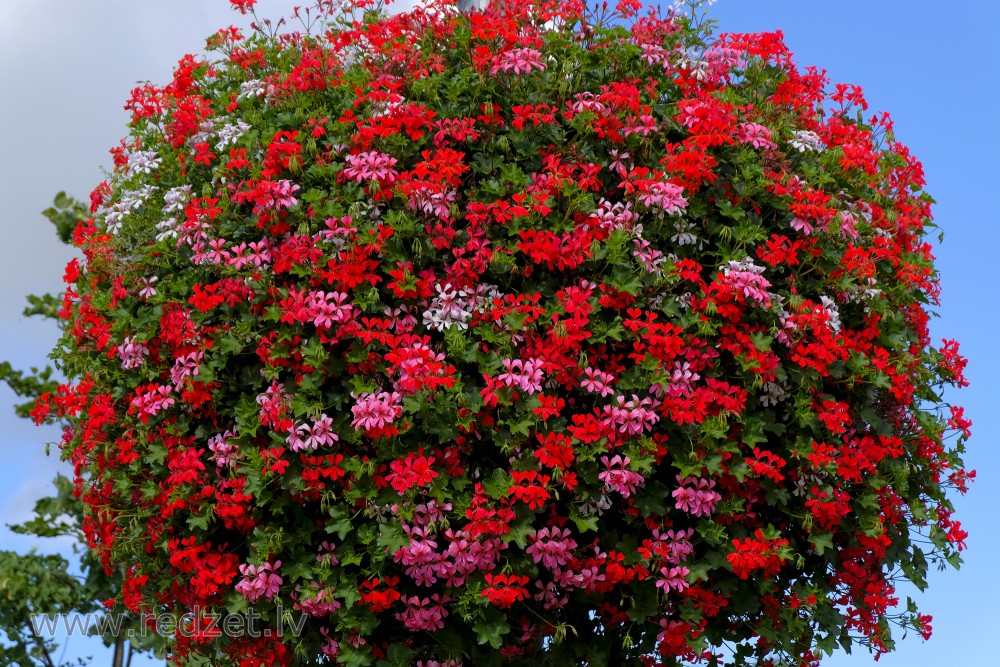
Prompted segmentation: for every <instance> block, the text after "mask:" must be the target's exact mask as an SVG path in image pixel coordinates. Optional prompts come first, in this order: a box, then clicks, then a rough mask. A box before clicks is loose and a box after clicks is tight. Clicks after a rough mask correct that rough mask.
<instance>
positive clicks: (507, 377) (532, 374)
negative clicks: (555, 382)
mask: <svg viewBox="0 0 1000 667" xmlns="http://www.w3.org/2000/svg"><path fill="white" fill-rule="evenodd" d="M500 363H501V364H503V367H504V369H506V371H505V372H503V373H501V374H500V375H498V376H497V380H499V381H500V382H503V383H504V384H505V385H507V386H508V387H518V388H519V389H521V390H522V391H526V392H528V393H529V394H533V393H535V392H536V391H541V390H542V379H543V377H544V376H543V374H542V364H543V363H544V362H542V360H541V359H534V358H529V359H501V360H500Z"/></svg>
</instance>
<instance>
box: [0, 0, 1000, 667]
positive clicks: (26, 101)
mask: <svg viewBox="0 0 1000 667" xmlns="http://www.w3.org/2000/svg"><path fill="white" fill-rule="evenodd" d="M293 4H299V3H297V2H295V1H294V0H261V2H260V3H259V7H260V8H261V14H262V15H264V16H271V17H279V16H282V15H285V14H286V13H288V11H289V9H290V8H291V6H292V5H293ZM303 4H304V3H303ZM711 14H712V15H713V16H714V17H715V18H716V19H717V20H718V23H719V28H720V29H721V30H724V31H731V32H745V31H759V30H767V31H771V30H779V29H780V30H782V31H783V32H784V34H785V39H786V41H787V43H788V45H789V47H790V48H791V49H792V51H793V52H794V53H795V56H796V61H797V62H798V63H799V64H800V65H803V66H804V65H816V66H819V67H822V68H825V69H827V70H828V72H829V75H830V77H831V78H832V80H833V81H835V82H848V83H855V84H859V85H861V86H862V87H863V88H864V90H865V92H866V95H867V97H868V100H869V102H870V103H871V106H872V111H875V110H879V111H881V110H886V111H889V112H891V113H892V115H893V117H894V119H895V122H896V135H897V138H898V139H899V140H900V141H902V142H904V143H906V144H908V145H909V146H910V148H911V150H912V151H913V153H914V154H915V155H917V156H918V157H919V158H920V159H921V160H922V161H923V163H924V167H925V169H926V173H927V180H928V191H929V192H930V193H931V194H932V195H933V196H934V197H935V198H936V199H937V202H938V203H937V206H936V207H935V217H936V220H937V223H938V225H939V226H940V227H941V228H942V229H943V230H944V232H945V240H944V243H943V244H941V245H940V246H939V247H938V249H937V252H936V254H937V257H938V263H937V265H938V268H939V270H940V272H941V275H942V286H943V295H942V307H941V309H940V314H941V318H940V319H938V320H936V321H935V322H934V323H933V326H932V332H933V333H934V334H935V336H934V337H935V339H940V338H942V337H947V338H956V339H958V340H959V341H961V343H962V347H963V353H964V354H965V355H966V356H967V357H969V359H970V361H969V366H968V370H967V376H968V378H969V381H970V383H971V386H970V387H968V388H967V389H964V390H963V391H961V392H959V393H957V394H956V395H953V396H952V397H951V398H952V400H954V401H955V402H958V403H960V404H963V405H965V406H966V415H967V416H969V417H970V418H971V419H972V420H973V423H974V426H973V439H972V441H971V442H970V443H969V453H968V456H967V459H966V461H967V463H968V464H969V465H970V467H973V468H976V469H977V470H978V472H979V479H978V481H977V483H976V484H975V485H974V486H973V489H972V491H971V492H970V493H969V495H968V496H967V497H966V498H963V499H961V500H960V501H959V502H958V507H959V518H960V519H961V520H962V521H963V525H965V527H966V528H967V530H968V531H969V534H970V537H969V540H968V544H969V550H968V551H967V552H966V564H965V566H964V567H963V568H962V570H961V571H960V572H954V571H951V570H949V571H946V572H943V573H933V574H932V576H931V578H930V590H929V592H928V593H926V594H915V595H916V597H917V599H918V600H919V602H920V604H921V607H922V610H923V611H925V612H929V613H931V614H933V615H934V623H933V626H934V637H933V638H932V639H931V640H930V641H929V642H923V641H922V640H921V639H920V638H919V637H916V636H911V637H909V638H907V639H906V640H904V641H902V642H901V643H900V645H899V649H898V651H897V652H896V653H894V654H891V655H888V656H885V657H883V658H882V660H881V661H880V662H879V663H878V664H879V665H882V666H884V667H896V666H902V665H907V666H908V667H931V666H934V667H937V666H938V665H941V664H959V665H965V664H982V665H988V664H990V663H991V662H993V663H994V664H996V657H995V656H996V650H995V648H994V647H993V646H992V644H991V642H990V641H989V639H990V638H991V636H992V632H994V631H995V629H996V628H997V627H1000V605H998V604H997V598H998V597H1000V569H998V568H997V567H995V565H994V562H995V560H996V559H995V555H996V554H997V552H998V547H1000V544H998V542H1000V530H998V526H997V520H996V515H997V511H996V508H998V507H1000V484H998V481H997V476H998V474H1000V454H998V449H997V447H996V446H995V445H994V443H995V442H996V441H997V439H998V435H1000V411H998V410H996V409H995V406H994V400H993V398H992V397H993V396H994V395H997V394H998V392H997V391H996V390H995V388H994V382H995V380H994V379H995V378H998V377H1000V353H998V351H997V350H996V348H993V347H992V346H993V345H995V344H996V339H997V335H996V334H995V333H994V332H993V331H992V329H991V328H990V327H992V326H997V325H1000V317H998V316H997V314H996V311H995V308H996V305H995V304H996V301H997V300H996V289H997V288H996V286H995V284H996V279H995V277H994V276H995V271H996V266H997V258H996V254H997V251H998V249H1000V224H998V223H1000V220H998V218H1000V216H998V213H997V211H998V210H1000V206H998V204H997V203H996V202H995V201H994V199H995V197H996V195H997V194H1000V186H998V184H997V182H996V181H997V177H996V173H997V166H996V163H997V158H998V155H1000V140H998V134H997V129H996V118H997V111H996V110H997V109H998V108H1000V99H998V98H1000V75H998V71H1000V40H997V39H996V37H995V34H994V33H995V31H996V29H997V27H998V26H1000V3H997V2H995V1H994V0H967V1H966V2H964V3H961V5H948V4H943V3H941V2H932V1H930V0H909V1H907V2H901V1H895V0H894V1H882V2H879V1H877V0H875V1H873V0H838V1H837V2H831V1H829V0H811V1H809V0H719V2H718V3H717V4H716V5H715V7H713V8H712V10H711ZM239 22H240V17H239V16H238V15H236V14H233V13H232V12H230V11H229V9H228V3H227V2H225V0H143V2H135V1H134V0H102V1H101V2H96V3H81V2H78V1H77V0H3V2H2V9H0V91H3V99H4V103H3V104H0V146H2V147H3V155H4V157H5V159H4V160H0V201H3V202H4V204H5V209H4V215H3V218H2V221H0V225H3V229H4V231H5V232H6V234H7V237H6V239H5V242H3V243H0V313H3V315H2V317H0V358H4V359H9V360H11V361H12V362H13V363H15V364H16V365H19V366H22V367H27V366H30V365H38V364H43V363H44V361H45V355H46V352H47V350H48V349H49V348H50V347H51V346H52V344H53V342H54V341H55V337H56V335H55V329H54V327H52V326H50V325H49V324H46V323H42V322H33V321H30V320H26V319H25V318H23V317H21V316H20V311H21V308H22V304H23V300H24V295H25V294H27V293H30V292H44V291H55V290H58V289H59V288H60V277H61V275H62V268H63V266H64V265H65V263H66V261H67V260H68V259H69V257H70V256H71V255H70V254H69V253H68V252H67V251H66V250H65V249H64V248H62V247H60V244H59V243H58V241H57V240H56V239H55V235H54V234H53V233H52V231H51V229H50V227H49V225H48V223H47V222H46V221H45V220H44V219H43V218H42V217H41V216H40V215H39V211H41V210H42V209H44V208H46V207H47V206H48V205H49V204H50V202H51V200H52V197H53V195H54V194H55V193H56V192H58V191H59V190H66V191H68V192H70V193H71V194H73V195H75V196H77V197H81V198H85V197H86V195H87V194H88V193H89V191H90V189H91V188H92V187H93V185H94V184H96V183H97V182H98V181H100V180H101V178H102V175H101V171H100V170H101V168H102V167H106V166H107V165H108V164H109V157H108V154H107V149H108V148H110V147H111V146H113V145H115V144H116V143H117V141H118V139H119V138H120V137H121V136H122V135H123V134H124V132H125V124H126V120H127V119H126V116H125V113H124V111H122V103H123V102H124V100H125V99H126V97H127V96H128V93H129V91H130V90H131V89H132V88H133V87H134V86H135V85H136V82H137V81H140V80H147V79H148V80H152V81H156V82H163V81H165V80H166V79H167V77H168V76H169V72H170V68H171V65H172V64H173V63H175V62H176V61H177V59H178V58H179V57H180V56H181V55H183V54H184V53H186V52H189V51H192V50H197V49H199V48H200V47H201V45H202V44H203V43H204V41H203V38H204V37H205V36H206V35H208V34H210V33H211V32H213V31H214V30H215V29H217V28H219V27H222V26H224V25H228V24H230V23H239ZM244 23H245V21H244ZM13 403H14V398H13V397H12V396H11V395H10V393H9V392H7V390H6V389H0V430H2V433H3V438H2V439H0V452H2V453H3V456H4V462H5V465H4V466H3V467H2V468H0V523H7V522H11V521H19V520H22V519H24V518H26V517H27V516H28V513H29V511H30V508H31V505H32V503H33V501H34V499H36V498H38V497H40V496H41V495H44V494H45V493H46V492H47V484H48V480H49V479H50V478H51V477H52V475H53V474H54V472H55V470H56V469H57V468H58V467H59V465H58V464H57V462H56V461H55V460H54V459H53V458H46V457H45V455H44V453H43V451H42V443H44V442H45V441H46V440H54V439H56V438H57V437H58V436H57V434H56V433H53V432H52V431H42V430H39V429H35V428H34V427H33V426H31V425H30V424H29V423H27V422H21V421H20V420H17V419H16V418H15V417H14V416H13V413H12V411H11V406H12V405H13ZM29 546H31V544H30V543H29V542H28V541H27V540H25V539H24V538H20V537H18V536H14V535H12V534H11V533H10V532H9V531H6V530H5V529H0V549H9V548H16V549H25V548H28V547H29ZM65 546H66V545H59V544H55V545H53V544H49V545H45V546H43V547H42V548H43V549H45V550H58V549H60V548H65ZM901 593H902V595H903V596H905V595H906V594H907V593H908V591H901ZM74 642H75V643H74V644H71V646H70V647H69V654H74V653H78V652H80V651H83V650H84V648H85V646H84V644H83V642H82V641H81V640H74ZM90 650H94V649H90ZM101 659H102V660H103V657H102V658H101ZM148 664H153V663H148ZM824 664H825V665H830V666H832V667H862V666H865V667H866V666H869V665H874V664H875V663H874V661H873V660H872V658H871V657H869V656H867V655H865V654H863V653H860V654H859V653H856V654H855V655H853V656H837V657H835V658H834V659H830V660H828V661H825V662H824ZM141 665H142V663H140V662H139V661H134V662H133V666H134V667H141Z"/></svg>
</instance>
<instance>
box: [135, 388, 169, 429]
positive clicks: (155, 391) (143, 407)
mask: <svg viewBox="0 0 1000 667" xmlns="http://www.w3.org/2000/svg"><path fill="white" fill-rule="evenodd" d="M170 390H171V387H170V385H165V384H164V385H153V384H150V385H146V386H145V387H139V388H137V389H136V390H135V391H136V395H135V396H134V397H133V398H132V402H131V404H130V405H129V412H130V413H131V412H136V413H138V415H139V419H141V420H142V422H143V423H146V421H148V419H149V417H152V416H154V415H156V414H157V413H158V412H160V411H161V410H166V409H167V408H169V407H170V406H171V405H173V404H174V403H175V402H176V401H174V399H173V398H172V397H171V396H170Z"/></svg>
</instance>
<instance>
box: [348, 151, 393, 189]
mask: <svg viewBox="0 0 1000 667" xmlns="http://www.w3.org/2000/svg"><path fill="white" fill-rule="evenodd" d="M346 162H347V166H346V167H344V171H342V172H341V174H343V176H344V178H347V179H350V180H352V181H356V182H358V183H364V182H365V181H371V180H379V181H389V182H392V181H394V180H396V175H397V174H398V173H399V172H397V171H396V170H395V169H393V165H395V164H396V162H397V160H396V158H394V157H392V156H391V155H388V154H387V153H382V152H380V151H365V152H362V153H356V154H354V155H348V156H347V158H346Z"/></svg>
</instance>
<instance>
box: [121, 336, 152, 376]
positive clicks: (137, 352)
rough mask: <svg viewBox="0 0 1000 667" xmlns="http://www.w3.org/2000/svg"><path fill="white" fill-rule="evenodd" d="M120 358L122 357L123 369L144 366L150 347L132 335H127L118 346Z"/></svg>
mask: <svg viewBox="0 0 1000 667" xmlns="http://www.w3.org/2000/svg"><path fill="white" fill-rule="evenodd" d="M117 354H118V358H119V359H121V362H122V369H124V370H131V369H133V368H138V367H139V366H142V362H143V361H145V360H146V355H148V354H149V348H148V347H146V346H145V345H143V344H142V343H137V342H136V341H135V339H134V338H132V337H131V336H126V338H125V340H123V341H122V344H121V345H119V346H118V353H117Z"/></svg>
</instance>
